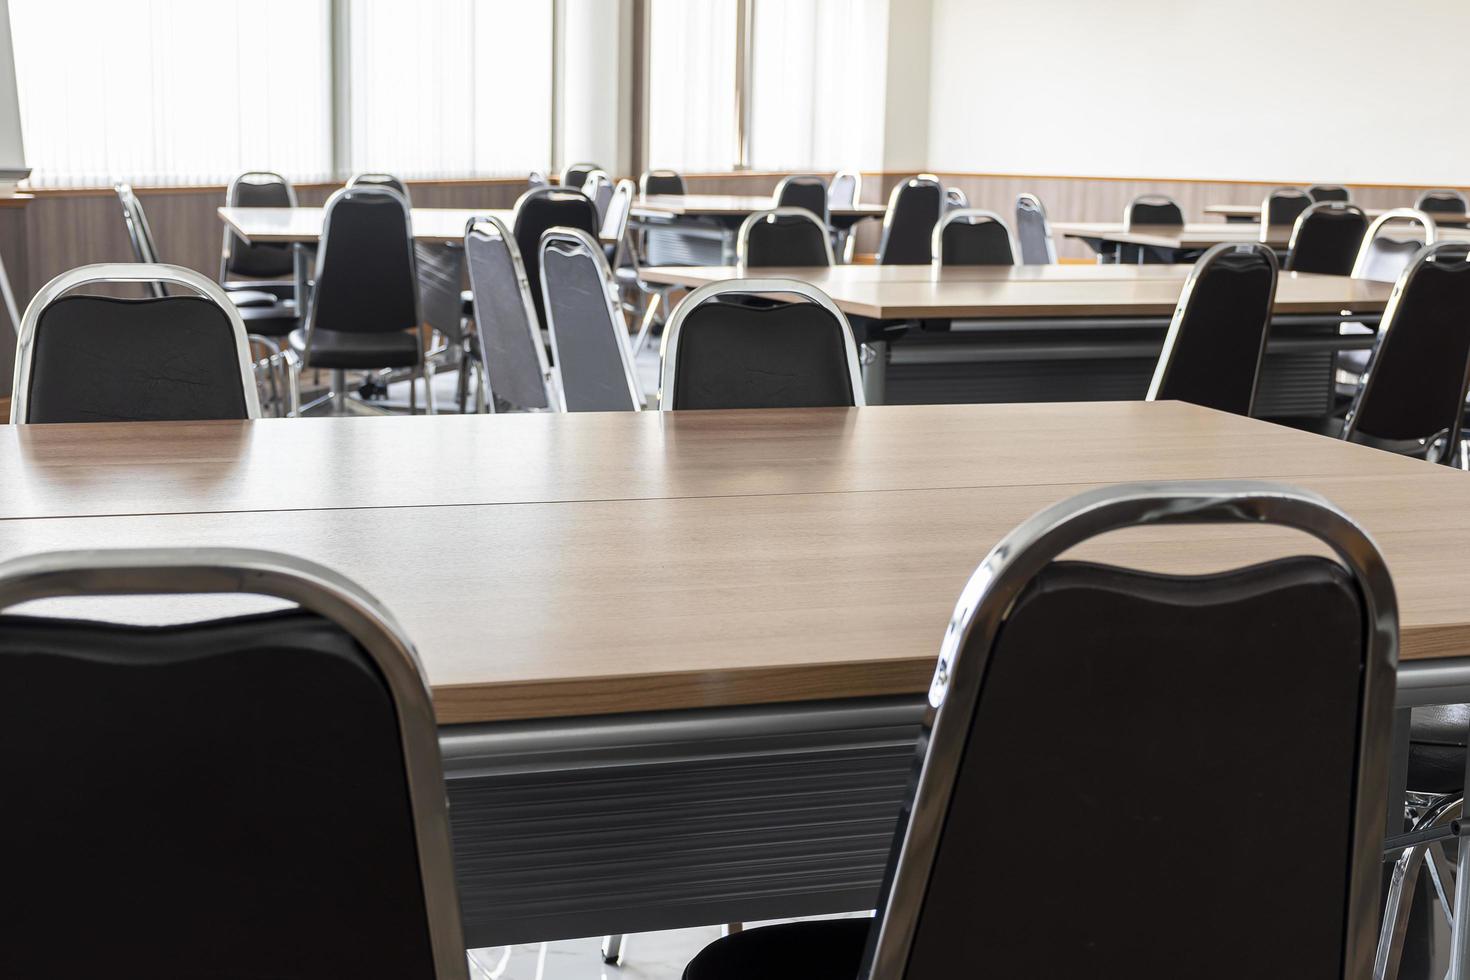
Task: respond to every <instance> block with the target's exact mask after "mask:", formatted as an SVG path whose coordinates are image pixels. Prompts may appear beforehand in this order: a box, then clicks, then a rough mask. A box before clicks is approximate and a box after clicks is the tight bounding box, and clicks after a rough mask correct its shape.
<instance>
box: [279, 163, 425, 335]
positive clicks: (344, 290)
mask: <svg viewBox="0 0 1470 980" xmlns="http://www.w3.org/2000/svg"><path fill="white" fill-rule="evenodd" d="M323 211H324V214H323V216H322V234H321V240H320V243H319V245H318V247H317V258H316V285H315V287H314V288H313V289H312V291H311V302H310V304H309V305H308V306H307V310H306V339H307V346H308V348H309V347H310V345H311V337H312V334H313V333H315V332H316V331H317V330H334V331H338V332H341V333H390V332H392V331H398V330H411V329H414V328H417V327H418V326H419V325H420V324H421V323H422V322H423V317H422V316H420V315H419V281H418V265H417V259H416V258H415V257H414V249H413V229H412V227H411V226H410V224H409V208H408V201H407V200H406V199H405V198H404V197H403V196H402V195H401V194H399V193H398V192H397V191H395V190H393V189H392V188H390V187H389V186H387V185H386V184H378V183H372V182H369V183H364V184H358V185H356V186H351V187H344V188H342V189H341V190H339V191H336V192H335V193H333V194H332V196H331V197H329V198H327V203H326V206H325V208H324V209H323Z"/></svg>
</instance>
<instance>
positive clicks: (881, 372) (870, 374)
mask: <svg viewBox="0 0 1470 980" xmlns="http://www.w3.org/2000/svg"><path fill="white" fill-rule="evenodd" d="M863 346H864V347H865V348H866V349H867V353H866V355H865V356H864V357H863V396H864V398H865V399H866V400H867V403H868V404H869V405H882V404H883V401H884V398H885V397H886V395H887V393H888V392H887V388H888V341H886V340H870V341H868V342H867V343H865V344H863Z"/></svg>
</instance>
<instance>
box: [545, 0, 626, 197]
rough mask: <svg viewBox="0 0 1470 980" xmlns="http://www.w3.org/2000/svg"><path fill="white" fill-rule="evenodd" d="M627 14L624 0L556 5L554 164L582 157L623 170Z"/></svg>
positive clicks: (612, 170)
mask: <svg viewBox="0 0 1470 980" xmlns="http://www.w3.org/2000/svg"><path fill="white" fill-rule="evenodd" d="M632 16H633V6H632V3H631V2H630V0H561V3H560V4H559V6H558V8H557V29H558V30H559V31H560V32H561V36H562V47H561V53H562V55H561V63H560V66H559V77H558V79H557V88H558V101H559V102H560V107H561V127H560V130H561V131H560V132H559V133H558V134H557V139H556V147H557V157H558V159H557V161H556V163H557V167H558V168H560V167H562V166H563V165H565V164H568V163H582V162H588V163H598V164H601V165H602V166H603V167H604V168H606V169H607V171H608V173H610V174H613V175H617V174H621V173H627V172H628V169H629V167H630V165H631V162H632V145H631V142H630V140H629V137H628V127H627V126H626V125H625V124H624V120H626V119H628V118H630V111H629V107H630V105H631V98H632V79H633V68H634V65H633V61H632V43H631V41H632V29H633V20H632Z"/></svg>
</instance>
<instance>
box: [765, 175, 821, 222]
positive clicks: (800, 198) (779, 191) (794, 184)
mask: <svg viewBox="0 0 1470 980" xmlns="http://www.w3.org/2000/svg"><path fill="white" fill-rule="evenodd" d="M775 201H776V207H777V208H778V209H779V208H805V209H806V210H808V211H810V212H811V213H812V215H813V216H814V217H815V218H816V219H817V220H818V221H820V222H821V223H822V227H824V228H825V227H826V226H827V224H828V216H827V181H825V180H824V179H822V178H821V177H818V176H816V175H815V174H789V175H787V176H785V177H782V178H781V181H780V183H778V184H777V185H776V193H775Z"/></svg>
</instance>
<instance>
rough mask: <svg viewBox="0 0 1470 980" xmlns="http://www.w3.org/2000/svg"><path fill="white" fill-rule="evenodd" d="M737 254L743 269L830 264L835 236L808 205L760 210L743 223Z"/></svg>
mask: <svg viewBox="0 0 1470 980" xmlns="http://www.w3.org/2000/svg"><path fill="white" fill-rule="evenodd" d="M735 255H736V258H737V260H738V262H739V263H740V266H741V268H746V269H755V268H770V267H773V266H830V265H833V264H835V263H834V261H833V258H832V238H831V236H830V235H829V234H828V232H827V226H826V225H824V224H822V223H821V222H820V221H819V220H818V219H817V218H816V216H814V215H813V214H812V212H811V211H810V210H808V209H807V208H787V207H780V208H776V209H775V210H774V211H757V212H755V213H753V214H750V215H748V216H747V217H746V219H745V220H744V221H742V222H741V223H740V233H739V235H738V236H737V237H736V241H735Z"/></svg>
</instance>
